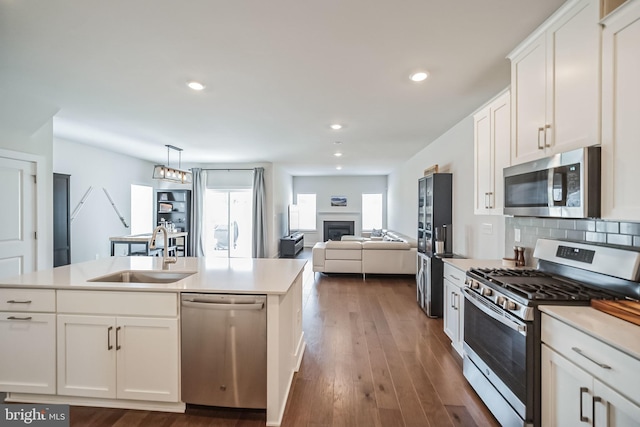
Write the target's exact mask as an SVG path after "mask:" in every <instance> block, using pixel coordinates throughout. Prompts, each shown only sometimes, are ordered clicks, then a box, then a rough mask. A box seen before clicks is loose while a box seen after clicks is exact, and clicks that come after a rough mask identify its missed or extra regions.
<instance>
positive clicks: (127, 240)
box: [109, 231, 189, 256]
mask: <svg viewBox="0 0 640 427" xmlns="http://www.w3.org/2000/svg"><path fill="white" fill-rule="evenodd" d="M188 234H189V233H187V232H186V231H179V232H175V233H169V236H168V237H169V247H172V246H175V247H176V249H177V252H182V254H183V256H184V255H186V253H187V252H186V241H187V235H188ZM178 238H182V239H181V240H180V241H179V242H178ZM109 241H110V242H111V256H114V254H115V252H116V250H115V247H116V245H127V246H128V247H129V249H128V252H127V253H128V255H133V253H132V250H131V246H132V245H144V250H143V251H142V255H151V252H150V251H149V245H150V244H151V234H132V235H129V236H116V237H109ZM157 242H158V244H161V245H164V235H163V234H162V233H158V236H157ZM159 247H161V248H162V246H159Z"/></svg>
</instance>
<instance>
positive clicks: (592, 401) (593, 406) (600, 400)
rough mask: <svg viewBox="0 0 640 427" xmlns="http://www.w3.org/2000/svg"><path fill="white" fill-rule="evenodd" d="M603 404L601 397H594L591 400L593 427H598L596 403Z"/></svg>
mask: <svg viewBox="0 0 640 427" xmlns="http://www.w3.org/2000/svg"><path fill="white" fill-rule="evenodd" d="M598 402H602V398H601V397H600V396H593V398H592V399H591V418H592V419H593V427H596V403H598Z"/></svg>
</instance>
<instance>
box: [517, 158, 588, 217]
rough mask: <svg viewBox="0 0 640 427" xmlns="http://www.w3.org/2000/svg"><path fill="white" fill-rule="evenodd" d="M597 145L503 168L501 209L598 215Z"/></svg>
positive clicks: (535, 213) (537, 213)
mask: <svg viewBox="0 0 640 427" xmlns="http://www.w3.org/2000/svg"><path fill="white" fill-rule="evenodd" d="M600 191H601V190H600V147H599V146H593V147H586V148H580V149H578V150H573V151H568V152H566V153H560V154H556V155H554V156H551V157H547V158H544V159H540V160H535V161H532V162H528V163H523V164H520V165H515V166H510V167H508V168H505V169H504V213H505V215H514V216H537V217H558V218H598V217H599V216H600Z"/></svg>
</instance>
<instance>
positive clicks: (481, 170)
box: [473, 106, 493, 214]
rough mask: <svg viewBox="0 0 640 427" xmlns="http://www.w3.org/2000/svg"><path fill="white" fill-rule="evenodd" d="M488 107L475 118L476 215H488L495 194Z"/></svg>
mask: <svg viewBox="0 0 640 427" xmlns="http://www.w3.org/2000/svg"><path fill="white" fill-rule="evenodd" d="M490 110H491V109H490V107H489V106H487V107H485V108H484V109H483V110H481V111H479V112H478V113H476V114H475V115H474V116H473V123H474V124H473V125H474V147H473V148H474V154H475V156H474V171H475V191H474V197H475V206H474V211H475V213H476V214H487V213H489V211H490V203H491V202H490V200H489V198H490V197H491V193H493V187H492V185H491V181H492V177H491V175H492V170H491V152H492V147H491V146H492V143H491V120H490V117H491V111H490Z"/></svg>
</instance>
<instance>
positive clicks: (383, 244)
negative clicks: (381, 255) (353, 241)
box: [362, 240, 411, 251]
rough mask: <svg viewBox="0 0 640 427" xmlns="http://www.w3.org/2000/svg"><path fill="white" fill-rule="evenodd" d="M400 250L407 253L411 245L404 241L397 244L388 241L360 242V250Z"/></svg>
mask: <svg viewBox="0 0 640 427" xmlns="http://www.w3.org/2000/svg"><path fill="white" fill-rule="evenodd" d="M389 249H393V250H401V251H407V250H409V249H411V245H409V243H407V242H405V241H398V242H390V241H384V240H382V241H373V240H372V241H370V242H362V250H365V251H368V250H389Z"/></svg>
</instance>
